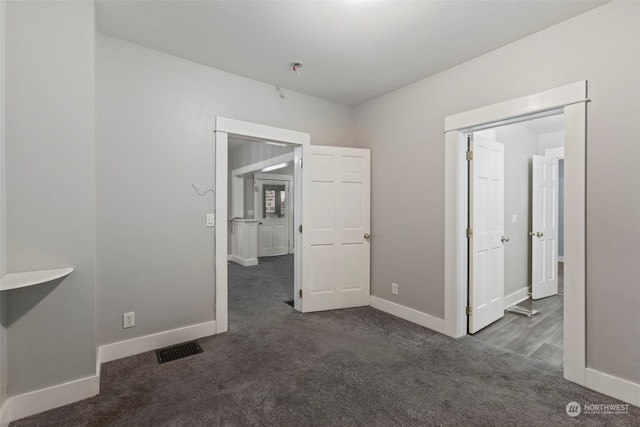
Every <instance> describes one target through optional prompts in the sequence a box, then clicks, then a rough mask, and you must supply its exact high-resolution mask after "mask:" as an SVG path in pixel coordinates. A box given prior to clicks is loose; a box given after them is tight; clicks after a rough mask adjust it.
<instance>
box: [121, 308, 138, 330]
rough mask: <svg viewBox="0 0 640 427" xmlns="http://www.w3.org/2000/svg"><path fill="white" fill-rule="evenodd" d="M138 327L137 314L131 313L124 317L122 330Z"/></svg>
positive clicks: (125, 314)
mask: <svg viewBox="0 0 640 427" xmlns="http://www.w3.org/2000/svg"><path fill="white" fill-rule="evenodd" d="M134 326H136V312H135V311H130V312H128V313H124V314H123V315H122V328H123V329H126V328H133V327H134Z"/></svg>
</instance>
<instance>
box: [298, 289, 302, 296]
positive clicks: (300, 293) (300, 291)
mask: <svg viewBox="0 0 640 427" xmlns="http://www.w3.org/2000/svg"><path fill="white" fill-rule="evenodd" d="M298 296H299V297H300V298H302V289H298Z"/></svg>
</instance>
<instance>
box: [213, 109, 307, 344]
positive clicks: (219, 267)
mask: <svg viewBox="0 0 640 427" xmlns="http://www.w3.org/2000/svg"><path fill="white" fill-rule="evenodd" d="M229 136H234V137H238V138H244V139H254V140H259V141H271V142H279V143H283V144H288V145H291V146H294V147H296V151H295V162H294V164H298V162H299V160H300V157H301V153H300V148H299V147H301V146H303V145H309V144H310V143H311V135H310V134H308V133H304V132H297V131H293V130H289V129H281V128H276V127H272V126H265V125H260V124H257V123H250V122H244V121H241V120H234V119H228V118H225V117H216V124H215V144H216V171H215V174H216V175H215V176H216V183H215V189H216V194H215V206H216V232H215V254H216V255H215V270H216V272H215V279H216V283H215V291H216V292H215V303H214V307H215V312H216V314H215V316H216V333H222V332H226V331H227V330H228V329H229V310H228V299H229V297H228V274H227V248H228V246H227V231H226V227H227V213H228V210H227V209H228V206H227V205H228V199H227V193H228V187H227V186H228V173H229V158H228V156H229ZM294 170H295V173H294V177H293V179H294V192H295V196H294V203H295V207H294V211H295V213H294V215H295V217H294V223H295V224H300V213H301V210H302V206H301V205H300V201H301V200H302V197H301V193H302V185H300V184H301V180H300V178H301V176H300V168H298V167H295V168H294ZM220 227H222V229H220ZM294 239H295V242H294V246H295V247H296V248H300V247H301V245H300V241H299V239H300V233H295V237H294ZM296 250H297V249H296ZM296 255H297V254H296ZM295 258H296V261H295V267H294V270H295V271H294V281H295V295H296V298H295V300H294V301H295V304H296V305H297V307H296V309H299V300H298V298H297V292H298V289H299V286H300V266H301V264H300V263H301V259H300V258H301V257H300V256H296V257H295Z"/></svg>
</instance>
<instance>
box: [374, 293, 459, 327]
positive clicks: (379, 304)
mask: <svg viewBox="0 0 640 427" xmlns="http://www.w3.org/2000/svg"><path fill="white" fill-rule="evenodd" d="M370 304H371V307H373V308H376V309H378V310H380V311H384V312H385V313H389V314H391V315H393V316H396V317H399V318H401V319H404V320H408V321H409V322H411V323H415V324H418V325H420V326H424V327H425V328H429V329H432V330H434V331H436V332H440V333H441V334H445V335H446V325H445V322H444V319H440V318H439V317H435V316H432V315H430V314H427V313H423V312H421V311H418V310H415V309H413V308H409V307H406V306H404V305H400V304H397V303H395V302H391V301H388V300H386V299H382V298H378V297H374V296H373V295H372V296H371V299H370Z"/></svg>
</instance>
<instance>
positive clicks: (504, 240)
mask: <svg viewBox="0 0 640 427" xmlns="http://www.w3.org/2000/svg"><path fill="white" fill-rule="evenodd" d="M500 241H502V243H504V242H508V241H509V238H508V237H507V236H502V239H500Z"/></svg>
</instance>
